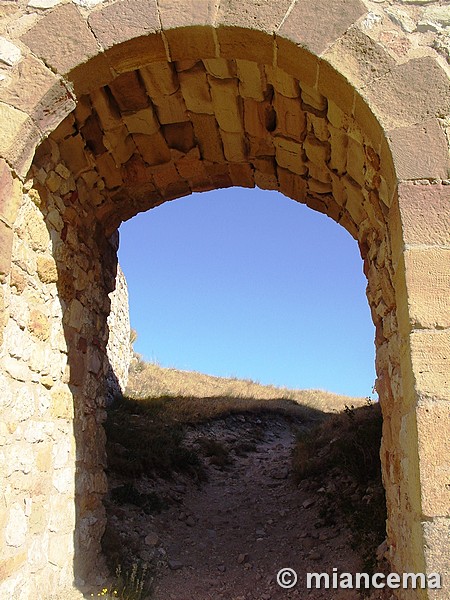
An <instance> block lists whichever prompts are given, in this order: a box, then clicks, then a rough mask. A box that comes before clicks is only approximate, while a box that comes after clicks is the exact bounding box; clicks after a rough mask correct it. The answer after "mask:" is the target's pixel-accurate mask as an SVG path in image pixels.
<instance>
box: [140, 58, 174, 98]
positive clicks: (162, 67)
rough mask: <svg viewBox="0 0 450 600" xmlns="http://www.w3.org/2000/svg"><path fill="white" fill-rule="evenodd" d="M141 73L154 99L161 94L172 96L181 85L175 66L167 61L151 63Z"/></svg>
mask: <svg viewBox="0 0 450 600" xmlns="http://www.w3.org/2000/svg"><path fill="white" fill-rule="evenodd" d="M139 73H140V75H141V77H142V80H143V82H144V84H145V87H146V88H147V92H148V94H149V96H150V98H151V99H152V101H154V98H158V97H159V96H163V97H164V96H170V95H171V94H174V93H175V92H176V91H177V90H178V89H179V87H180V84H179V82H178V79H177V73H176V71H175V68H174V66H173V64H172V63H168V62H167V61H163V62H154V63H151V64H149V65H147V66H145V67H143V68H142V69H140V71H139Z"/></svg>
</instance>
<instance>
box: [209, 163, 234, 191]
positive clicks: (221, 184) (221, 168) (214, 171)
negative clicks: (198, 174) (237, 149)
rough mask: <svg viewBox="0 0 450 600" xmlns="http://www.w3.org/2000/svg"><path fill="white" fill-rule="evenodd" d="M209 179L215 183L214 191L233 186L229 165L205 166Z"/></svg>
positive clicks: (212, 164) (210, 164) (211, 164)
mask: <svg viewBox="0 0 450 600" xmlns="http://www.w3.org/2000/svg"><path fill="white" fill-rule="evenodd" d="M205 167H206V171H207V173H208V177H209V178H210V179H211V181H212V182H213V186H214V189H217V188H227V187H231V186H232V185H233V182H232V181H231V177H230V171H229V168H228V164H214V163H206V164H205Z"/></svg>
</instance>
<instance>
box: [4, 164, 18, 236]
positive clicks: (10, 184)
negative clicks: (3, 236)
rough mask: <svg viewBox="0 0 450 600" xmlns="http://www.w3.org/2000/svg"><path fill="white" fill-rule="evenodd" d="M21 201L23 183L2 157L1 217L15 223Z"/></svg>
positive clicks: (11, 223)
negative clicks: (14, 175) (13, 173)
mask: <svg viewBox="0 0 450 600" xmlns="http://www.w3.org/2000/svg"><path fill="white" fill-rule="evenodd" d="M21 202H22V184H21V182H20V180H19V179H17V178H15V177H13V175H12V173H11V169H10V168H9V166H8V164H7V163H6V161H5V160H3V158H0V218H1V219H2V220H4V221H6V222H7V223H9V224H10V225H13V224H14V221H15V220H16V217H17V212H18V210H19V207H20V204H21Z"/></svg>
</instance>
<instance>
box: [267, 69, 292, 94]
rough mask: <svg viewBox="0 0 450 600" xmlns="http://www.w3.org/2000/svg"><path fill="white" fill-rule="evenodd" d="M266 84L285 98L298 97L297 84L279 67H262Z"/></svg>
mask: <svg viewBox="0 0 450 600" xmlns="http://www.w3.org/2000/svg"><path fill="white" fill-rule="evenodd" d="M264 71H265V73H266V77H267V82H268V83H269V84H270V85H271V86H272V87H273V89H274V90H275V91H276V92H278V94H281V95H282V96H284V97H285V98H298V97H299V96H300V88H299V85H298V82H297V81H296V80H295V79H294V78H293V77H292V75H289V74H288V73H286V71H283V70H282V69H280V68H279V67H274V66H272V65H264Z"/></svg>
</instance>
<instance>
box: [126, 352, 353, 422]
mask: <svg viewBox="0 0 450 600" xmlns="http://www.w3.org/2000/svg"><path fill="white" fill-rule="evenodd" d="M126 393H127V394H128V395H129V396H131V397H133V398H136V399H141V398H161V397H172V398H176V399H177V410H178V411H179V415H180V416H181V417H182V419H183V420H188V415H189V414H190V415H192V416H194V417H195V415H196V414H198V415H200V414H202V415H203V418H204V420H206V419H209V418H214V417H216V416H219V415H218V414H217V413H220V412H221V411H222V412H225V411H226V410H227V407H228V408H229V409H230V411H231V409H233V410H236V411H242V410H251V411H254V410H258V409H260V408H262V409H264V408H270V409H271V410H281V411H282V412H283V410H285V409H286V408H287V407H288V406H289V402H286V401H290V402H291V403H292V402H294V403H296V404H299V405H302V406H304V407H310V408H312V409H314V410H317V411H321V412H324V413H330V412H331V413H332V412H340V411H342V410H344V408H345V405H346V404H353V405H354V406H363V405H364V403H365V398H350V397H348V396H341V395H339V394H333V393H331V392H326V391H322V390H290V389H288V388H280V387H276V386H273V385H261V384H259V383H257V382H255V381H252V380H250V379H237V378H231V377H215V376H212V375H204V374H203V373H197V372H195V371H180V370H178V369H172V368H167V367H160V366H159V365H157V364H154V363H146V362H144V361H142V360H140V359H139V358H136V359H135V360H134V361H133V364H132V367H131V369H130V376H129V380H128V388H127V391H126ZM267 401H270V404H269V403H268V402H267ZM208 405H209V406H208Z"/></svg>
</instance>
